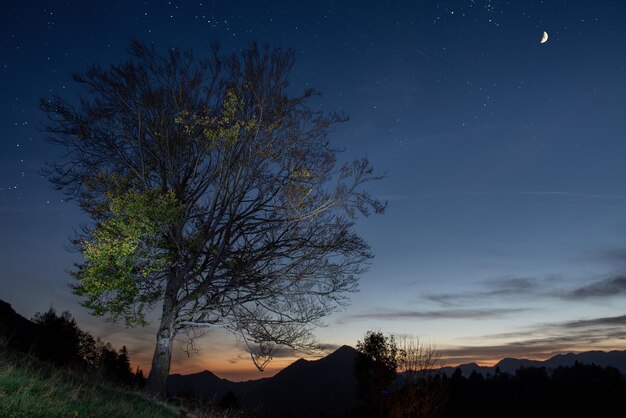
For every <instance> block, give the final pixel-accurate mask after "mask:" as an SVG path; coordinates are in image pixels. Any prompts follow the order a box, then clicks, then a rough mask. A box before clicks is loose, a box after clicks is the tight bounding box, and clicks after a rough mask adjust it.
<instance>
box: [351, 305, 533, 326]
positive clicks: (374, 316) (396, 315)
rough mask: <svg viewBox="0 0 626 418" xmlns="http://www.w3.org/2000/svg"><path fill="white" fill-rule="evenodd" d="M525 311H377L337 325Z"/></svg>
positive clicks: (468, 316) (499, 315)
mask: <svg viewBox="0 0 626 418" xmlns="http://www.w3.org/2000/svg"><path fill="white" fill-rule="evenodd" d="M526 310H527V309H500V308H498V309H452V310H451V309H445V310H434V311H409V310H406V311H400V310H398V311H390V310H378V311H370V312H365V313H359V314H352V315H347V316H344V317H343V318H341V319H340V320H339V323H348V322H355V321H365V320H383V321H397V320H403V319H492V318H499V317H502V316H506V315H510V314H514V313H519V312H523V311H526Z"/></svg>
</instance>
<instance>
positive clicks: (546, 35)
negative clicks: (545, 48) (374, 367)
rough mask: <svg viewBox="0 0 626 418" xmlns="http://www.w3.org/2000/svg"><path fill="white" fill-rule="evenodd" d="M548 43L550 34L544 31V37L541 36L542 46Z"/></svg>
mask: <svg viewBox="0 0 626 418" xmlns="http://www.w3.org/2000/svg"><path fill="white" fill-rule="evenodd" d="M546 42H548V32H546V31H543V35H542V36H541V42H539V43H541V44H545V43H546Z"/></svg>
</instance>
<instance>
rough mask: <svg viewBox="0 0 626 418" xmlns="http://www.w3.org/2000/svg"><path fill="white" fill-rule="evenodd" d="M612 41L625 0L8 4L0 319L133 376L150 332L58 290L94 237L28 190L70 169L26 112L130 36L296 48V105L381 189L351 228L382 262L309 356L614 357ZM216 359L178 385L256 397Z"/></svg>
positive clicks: (624, 239) (235, 364)
mask: <svg viewBox="0 0 626 418" xmlns="http://www.w3.org/2000/svg"><path fill="white" fill-rule="evenodd" d="M263 3H266V4H263ZM624 22H626V3H624V2H622V1H619V0H614V1H609V0H606V1H598V2H591V1H582V0H579V1H571V0H570V1H496V0H492V1H488V0H475V1H471V0H466V1H446V2H444V1H440V2H437V1H430V0H428V1H397V2H393V1H389V2H382V1H381V2H378V1H334V2H333V1H317V2H302V4H298V2H291V1H283V2H279V1H272V2H232V1H231V2H222V1H215V2H212V1H194V2H190V1H187V2H183V1H169V2H168V1H146V2H139V1H138V2H122V1H107V2H104V1H103V2H93V1H71V2H67V1H21V2H12V4H9V5H5V6H4V10H3V11H2V13H1V14H0V91H1V92H2V93H1V95H0V109H1V112H0V133H1V135H2V137H1V138H2V140H1V141H0V236H1V238H2V239H1V242H0V265H1V266H2V269H1V270H0V289H2V290H1V291H0V298H2V299H5V300H7V301H8V302H10V303H12V304H13V305H14V307H15V308H16V309H17V310H18V311H19V312H21V313H23V314H25V315H27V316H30V315H32V314H33V313H34V312H37V311H41V310H45V309H47V308H48V307H49V306H50V305H53V306H55V307H56V308H57V309H59V310H63V309H69V310H70V311H71V312H73V313H74V314H75V316H76V317H77V318H78V320H79V323H80V324H81V325H82V326H84V327H85V328H88V329H90V330H92V331H93V332H94V333H95V334H97V335H102V336H103V337H105V338H106V339H109V340H111V341H113V342H116V343H118V344H120V345H121V344H127V345H128V346H129V347H130V348H131V357H132V356H133V355H134V358H135V359H138V361H139V362H140V363H142V364H145V363H146V362H147V359H149V356H150V353H149V351H150V349H151V346H152V343H153V340H152V337H151V335H150V330H145V331H137V330H135V331H133V330H130V331H129V330H125V329H124V328H123V326H122V325H111V324H106V323H104V322H103V321H102V320H100V319H98V318H91V317H89V315H88V314H87V312H86V311H85V310H84V309H82V308H81V307H80V306H79V303H78V302H79V301H78V299H77V298H76V297H74V296H72V295H71V293H70V290H69V288H68V287H67V285H66V283H67V282H68V281H69V277H68V274H67V271H68V270H70V269H71V268H72V262H73V261H75V260H77V257H78V256H77V255H75V254H71V253H69V252H68V251H67V250H66V249H65V246H66V243H67V237H68V236H69V235H71V233H72V230H73V229H74V228H77V227H78V226H79V225H80V223H81V222H83V221H84V220H85V219H84V218H83V216H82V215H81V213H80V212H79V211H78V209H77V208H76V207H75V206H74V205H73V203H71V202H70V203H68V202H63V200H62V199H63V196H62V195H61V193H59V192H56V191H54V190H53V189H52V187H51V185H50V184H49V183H48V182H47V181H46V180H45V179H44V178H42V177H41V176H40V175H39V174H38V170H39V169H40V168H41V165H42V164H43V162H44V161H45V160H51V159H55V158H58V156H59V155H60V153H61V151H62V150H59V149H54V148H53V147H52V146H50V145H48V144H47V143H45V141H44V140H43V135H42V134H41V132H40V131H39V130H38V128H39V127H40V126H41V123H42V122H43V121H44V118H43V115H42V114H41V113H40V112H39V111H38V110H37V102H38V99H39V97H42V96H50V95H52V94H61V95H62V96H64V97H67V98H70V99H76V98H77V97H78V91H77V90H76V89H75V87H74V86H73V84H72V82H71V77H70V75H71V73H72V72H75V71H81V70H83V69H85V67H86V66H87V65H88V64H89V63H99V64H102V65H109V64H111V63H119V62H121V61H123V60H124V59H125V58H126V48H127V46H128V44H129V41H130V39H131V38H133V37H135V38H138V39H140V40H143V41H145V42H148V43H154V45H155V46H156V47H158V48H161V49H164V48H167V47H179V48H183V49H186V48H191V49H193V50H194V51H195V52H196V54H198V55H202V54H203V53H204V51H208V45H209V43H210V42H211V41H212V40H218V41H221V42H222V45H223V48H224V49H225V50H233V49H235V50H236V49H239V48H243V47H245V46H246V45H247V44H248V43H249V42H251V41H258V42H261V43H265V42H267V43H269V44H271V45H273V46H284V47H291V48H294V49H295V50H296V51H297V62H296V67H295V70H294V72H293V76H292V82H293V88H294V91H299V90H302V89H303V88H305V87H308V86H312V87H316V88H317V89H319V90H321V91H322V92H323V96H322V97H321V98H320V99H319V100H316V103H315V105H316V106H317V105H319V106H320V108H322V109H324V110H328V111H331V110H343V111H344V112H346V113H347V114H348V115H349V116H350V121H349V122H347V123H345V124H343V125H341V126H339V127H338V128H337V129H336V130H335V132H334V133H333V135H332V137H331V140H332V141H333V143H335V144H337V145H338V146H340V147H343V148H345V150H346V152H345V156H346V158H352V157H357V156H360V155H363V154H367V155H368V156H369V158H370V159H371V160H372V162H373V163H374V165H375V166H376V167H377V168H379V169H380V170H381V171H384V170H386V171H388V176H387V178H386V179H385V180H384V181H381V182H379V183H378V184H375V185H373V191H374V192H375V193H376V194H377V195H379V196H381V197H385V198H387V199H388V200H389V201H390V207H389V210H388V213H387V214H386V215H385V216H382V217H374V218H370V219H367V220H365V221H364V222H362V223H361V224H360V225H359V231H360V232H361V233H362V234H363V236H364V237H365V238H366V239H367V240H368V241H370V243H371V244H372V246H373V249H374V251H375V252H376V258H375V260H374V263H373V265H372V268H371V269H370V271H369V272H368V273H367V274H366V275H364V276H363V279H362V281H361V292H360V293H358V294H356V295H354V297H353V304H352V305H351V306H350V307H349V308H348V309H347V310H346V311H345V312H343V313H341V314H337V315H335V316H333V317H332V318H330V319H329V321H328V323H329V326H328V327H327V328H324V329H322V330H320V331H319V333H318V337H319V338H320V339H321V340H324V341H326V342H329V343H333V344H343V343H348V344H354V343H355V341H356V339H358V338H360V337H361V336H362V335H363V333H364V332H365V331H366V330H368V329H375V328H378V329H381V330H383V331H388V332H398V333H411V334H417V335H419V336H420V337H422V338H423V339H425V340H426V341H429V342H432V343H434V344H436V345H437V346H438V347H439V348H441V349H442V351H443V353H444V357H446V358H447V359H449V361H450V362H452V363H453V362H454V361H455V360H459V361H460V359H461V358H462V359H463V361H465V360H467V359H472V360H478V361H485V362H488V361H490V360H492V359H496V358H500V357H503V356H507V355H516V356H522V355H524V356H528V357H533V356H534V357H545V356H547V355H549V354H551V353H554V352H560V351H567V350H582V349H587V348H592V347H597V348H624V343H623V342H622V341H623V338H624V337H626V335H625V334H626V333H624V332H621V331H620V330H619V328H617V327H615V322H616V321H618V322H619V318H618V317H620V316H621V315H623V314H624V313H625V312H624V309H623V306H624V299H625V296H626V280H625V279H623V277H624V276H623V275H624V274H625V273H626V164H625V162H626V118H625V117H624V116H625V115H626V101H625V100H624V97H626V53H625V52H624V45H626V25H625V24H624ZM544 30H545V31H547V32H548V33H549V35H550V37H549V40H548V42H547V43H545V44H540V43H539V40H540V39H541V34H542V32H543V31H544ZM615 318H618V319H617V320H616V319H615ZM590 320H593V321H592V322H589V321H590ZM585 321H587V322H585ZM622 322H624V321H623V320H622ZM217 339H218V338H216V337H213V339H212V337H211V336H209V337H207V338H206V339H205V341H204V342H203V345H204V346H205V347H204V348H203V354H202V356H201V357H198V358H194V359H191V360H186V359H185V360H183V359H182V358H181V359H179V360H177V363H176V366H175V370H179V371H192V370H197V369H198V368H205V367H206V368H211V369H212V370H214V371H218V372H221V374H222V375H224V376H229V377H231V378H236V377H238V376H252V372H251V370H252V366H251V365H250V364H248V362H246V361H245V360H241V356H240V354H239V353H236V354H233V353H234V351H233V350H232V346H231V345H229V344H230V343H228V344H223V345H220V344H218V343H216V341H215V340H217ZM219 340H220V341H221V340H222V339H221V338H220V339H219ZM146 353H147V354H146ZM284 361H288V359H285V360H284ZM276 364H277V367H278V366H280V365H281V364H284V363H281V362H280V360H279V361H278V362H277V363H276ZM176 368H177V369H176ZM237 373H239V374H237ZM246 373H247V374H246Z"/></svg>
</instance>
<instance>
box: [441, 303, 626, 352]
mask: <svg viewBox="0 0 626 418" xmlns="http://www.w3.org/2000/svg"><path fill="white" fill-rule="evenodd" d="M624 325H626V315H620V316H613V317H602V318H592V319H580V320H574V321H565V322H559V323H546V324H536V325H535V326H533V327H530V328H529V329H525V330H520V331H513V332H506V333H500V334H491V335H485V336H483V337H482V338H484V339H486V340H494V339H511V338H516V339H517V340H516V341H510V342H504V343H502V344H492V345H484V346H475V345H465V346H457V347H449V348H445V349H442V350H441V355H442V359H443V361H444V362H445V363H447V364H455V363H459V362H466V361H486V360H498V359H502V358H505V357H528V358H547V357H550V356H552V355H554V354H558V353H562V352H566V351H584V350H590V349H616V348H619V347H616V346H615V341H616V340H625V339H626V327H624ZM623 346H624V348H626V343H624V344H623Z"/></svg>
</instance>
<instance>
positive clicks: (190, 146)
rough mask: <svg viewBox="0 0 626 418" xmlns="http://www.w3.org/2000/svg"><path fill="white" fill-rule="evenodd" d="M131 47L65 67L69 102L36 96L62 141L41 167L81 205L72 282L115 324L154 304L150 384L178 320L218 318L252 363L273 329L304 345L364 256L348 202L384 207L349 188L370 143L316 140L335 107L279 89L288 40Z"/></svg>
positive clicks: (266, 355)
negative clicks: (348, 155) (194, 49)
mask: <svg viewBox="0 0 626 418" xmlns="http://www.w3.org/2000/svg"><path fill="white" fill-rule="evenodd" d="M130 53H131V58H130V60H129V61H128V62H127V63H125V64H123V65H120V66H111V67H109V68H101V67H99V66H91V67H89V68H88V69H87V71H86V72H85V73H82V74H76V75H74V80H75V81H76V82H77V83H79V84H80V85H82V86H83V87H84V88H85V91H86V93H87V95H86V97H83V98H82V99H81V100H80V102H79V103H77V104H72V103H71V102H69V101H66V100H65V99H63V98H60V97H54V98H51V99H42V101H41V108H42V110H43V111H45V112H47V114H48V116H49V123H48V124H47V126H46V130H47V132H48V133H49V134H50V137H49V140H50V141H51V142H52V143H53V144H58V145H60V146H62V147H64V149H65V150H66V156H65V158H64V159H62V160H61V161H57V162H53V163H50V164H49V165H48V170H49V171H48V172H49V175H50V179H51V181H52V182H53V183H54V184H55V185H56V186H57V187H58V188H59V189H63V190H64V191H65V193H66V194H67V195H68V196H71V197H73V198H75V199H77V201H78V202H79V204H80V205H81V207H82V209H83V210H84V211H85V212H86V213H87V214H89V215H90V216H91V218H92V220H93V222H92V224H91V225H89V226H87V227H85V228H84V229H83V231H82V233H80V234H79V236H78V237H77V238H76V240H75V243H76V245H77V246H78V248H79V249H80V250H81V252H82V254H83V257H84V261H83V262H82V263H80V264H78V265H77V268H76V271H75V272H74V273H73V274H74V277H75V278H76V279H77V282H76V284H75V285H74V286H73V288H74V292H75V293H76V294H78V295H81V296H83V297H84V305H85V306H86V307H88V308H90V309H91V310H92V312H93V313H94V314H96V315H105V314H108V315H110V317H111V318H112V319H114V320H118V319H122V320H124V321H125V322H126V325H127V326H134V325H143V324H145V319H144V313H145V311H146V310H147V309H150V308H152V307H154V306H155V305H159V304H160V305H161V309H162V313H161V319H160V325H159V329H158V332H157V335H156V348H155V351H154V357H153V360H152V369H151V370H150V375H149V378H148V384H147V389H148V390H149V391H150V392H152V393H155V394H163V393H164V391H165V383H166V379H167V376H168V374H169V369H170V359H171V353H172V344H173V340H174V337H175V336H176V335H177V334H178V333H179V332H181V331H189V330H193V329H199V328H204V327H222V328H224V329H227V330H229V331H231V332H233V333H234V334H236V335H238V336H239V337H240V338H241V339H242V340H243V341H244V343H245V344H246V345H247V346H248V348H249V349H250V354H251V357H252V360H253V361H254V363H255V364H256V365H257V367H259V368H262V367H263V365H264V364H265V363H266V362H267V361H269V359H271V356H272V352H273V350H274V349H275V347H277V346H279V345H282V346H288V347H291V348H303V347H304V348H305V347H307V346H309V344H310V342H311V330H312V327H313V326H314V325H316V324H317V323H318V322H319V321H320V319H322V318H323V317H324V316H325V315H327V314H329V313H330V312H332V311H333V310H335V309H336V308H337V307H338V306H340V305H341V304H343V303H344V302H345V301H346V292H351V291H354V290H355V286H356V284H357V278H358V275H359V274H361V273H362V272H363V271H364V269H365V268H366V266H367V260H368V259H370V258H371V257H372V254H371V252H370V250H369V246H368V244H367V243H366V242H365V241H364V240H363V239H362V238H360V237H359V236H358V235H357V234H356V233H355V232H354V228H353V227H354V222H355V220H356V218H357V216H358V215H359V214H361V215H368V214H369V213H370V212H371V211H373V212H376V213H382V212H383V211H384V207H385V204H384V203H382V202H380V201H378V200H377V199H374V198H372V197H371V196H370V195H369V194H368V193H367V192H365V191H363V190H362V188H361V186H362V185H363V184H364V183H366V182H368V181H370V180H374V179H378V178H380V177H378V176H375V175H374V174H373V169H372V167H371V166H370V164H369V162H368V161H367V159H365V158H363V159H359V160H355V161H354V162H351V163H347V164H344V165H341V166H339V165H338V163H337V153H338V150H337V149H335V148H333V147H331V146H330V145H329V142H328V139H327V135H328V133H329V132H330V130H331V128H332V127H333V125H335V124H336V123H338V122H343V121H345V120H346V118H345V117H344V116H343V115H340V114H335V113H329V114H326V113H321V112H318V111H314V110H312V109H311V108H310V107H308V105H307V103H308V101H309V99H311V98H313V97H315V96H316V95H317V92H316V91H314V90H306V91H305V92H304V93H302V94H299V95H291V94H289V90H290V83H289V80H288V74H289V72H290V70H291V68H292V66H293V64H294V53H293V51H291V50H281V49H270V48H267V47H265V48H259V47H257V46H256V45H251V46H250V47H249V48H248V49H245V50H243V51H241V52H240V53H233V54H232V55H229V56H225V55H223V54H222V53H221V52H220V51H219V48H218V47H217V46H216V45H213V46H212V49H211V54H210V56H209V58H208V59H197V58H195V57H194V55H193V54H192V53H191V52H181V51H179V50H177V49H170V50H168V51H167V53H165V54H159V53H157V52H156V51H155V50H154V49H152V48H148V47H146V46H144V45H143V44H141V43H139V42H133V43H132V45H131V48H130Z"/></svg>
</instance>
